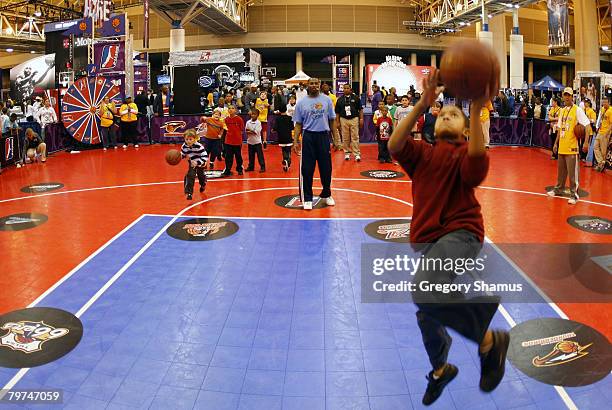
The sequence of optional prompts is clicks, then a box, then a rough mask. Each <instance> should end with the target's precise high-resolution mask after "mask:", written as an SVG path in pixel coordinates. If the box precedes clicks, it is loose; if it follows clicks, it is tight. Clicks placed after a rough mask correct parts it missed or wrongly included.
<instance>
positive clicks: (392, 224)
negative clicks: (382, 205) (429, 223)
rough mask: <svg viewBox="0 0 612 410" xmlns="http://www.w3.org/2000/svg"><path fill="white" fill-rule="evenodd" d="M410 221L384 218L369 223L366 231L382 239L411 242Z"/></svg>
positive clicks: (373, 236)
mask: <svg viewBox="0 0 612 410" xmlns="http://www.w3.org/2000/svg"><path fill="white" fill-rule="evenodd" d="M410 222H411V220H410V219H383V220H380V221H375V222H372V223H369V224H367V225H366V227H365V228H364V231H365V232H366V233H367V234H368V235H370V236H371V237H372V238H376V239H380V240H381V241H386V242H400V243H409V242H410Z"/></svg>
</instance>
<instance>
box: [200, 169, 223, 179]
mask: <svg viewBox="0 0 612 410" xmlns="http://www.w3.org/2000/svg"><path fill="white" fill-rule="evenodd" d="M204 175H206V178H207V179H216V178H223V171H222V170H210V171H204Z"/></svg>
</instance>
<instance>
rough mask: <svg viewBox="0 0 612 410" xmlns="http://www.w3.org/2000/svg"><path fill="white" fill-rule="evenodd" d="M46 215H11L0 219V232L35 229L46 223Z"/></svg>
mask: <svg viewBox="0 0 612 410" xmlns="http://www.w3.org/2000/svg"><path fill="white" fill-rule="evenodd" d="M47 219H49V218H48V217H47V215H43V214H30V213H23V214H13V215H8V216H3V217H2V218H0V231H23V230H24V229H30V228H35V227H37V226H38V225H42V224H44V223H45V222H47Z"/></svg>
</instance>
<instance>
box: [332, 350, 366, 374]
mask: <svg viewBox="0 0 612 410" xmlns="http://www.w3.org/2000/svg"><path fill="white" fill-rule="evenodd" d="M325 369H326V370H327V371H329V372H362V371H364V370H365V367H364V359H363V355H362V352H361V350H358V349H333V350H326V351H325Z"/></svg>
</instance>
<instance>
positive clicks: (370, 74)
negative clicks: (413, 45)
mask: <svg viewBox="0 0 612 410" xmlns="http://www.w3.org/2000/svg"><path fill="white" fill-rule="evenodd" d="M431 69H432V67H430V66H414V65H406V64H404V63H403V62H402V58H401V57H398V56H387V58H386V61H385V62H384V63H382V64H368V65H367V66H366V83H367V85H368V89H367V93H368V95H372V84H374V82H376V84H377V85H379V86H381V87H385V89H387V90H389V89H390V88H391V87H395V89H396V91H397V95H406V94H408V91H409V90H410V87H411V86H412V87H414V88H415V90H417V91H420V90H421V88H422V84H423V79H424V78H426V77H427V76H428V75H429V73H430V72H431Z"/></svg>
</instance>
